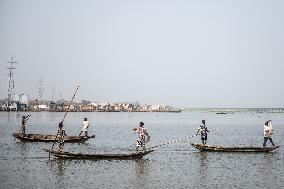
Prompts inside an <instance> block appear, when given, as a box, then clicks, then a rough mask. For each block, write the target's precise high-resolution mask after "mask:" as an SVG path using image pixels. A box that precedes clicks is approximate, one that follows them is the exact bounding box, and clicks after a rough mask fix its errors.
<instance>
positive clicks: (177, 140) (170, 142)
mask: <svg viewBox="0 0 284 189" xmlns="http://www.w3.org/2000/svg"><path fill="white" fill-rule="evenodd" d="M215 130H217V129H211V130H209V132H211V131H215ZM195 136H197V135H191V136H187V137H184V138H181V139H176V140H173V141H169V142H165V143H163V144H159V145H156V146H152V147H149V148H147V150H150V149H153V148H158V147H161V146H164V145H167V144H172V143H175V142H179V141H182V140H186V139H189V138H193V137H195Z"/></svg>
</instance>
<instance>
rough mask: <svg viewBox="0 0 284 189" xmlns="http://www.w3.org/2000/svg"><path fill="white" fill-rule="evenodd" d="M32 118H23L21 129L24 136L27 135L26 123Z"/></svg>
mask: <svg viewBox="0 0 284 189" xmlns="http://www.w3.org/2000/svg"><path fill="white" fill-rule="evenodd" d="M30 116H31V115H27V116H23V117H22V127H21V130H22V134H23V135H24V136H25V135H26V123H27V121H28V120H29V118H30Z"/></svg>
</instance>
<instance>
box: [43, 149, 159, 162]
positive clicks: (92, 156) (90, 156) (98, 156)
mask: <svg viewBox="0 0 284 189" xmlns="http://www.w3.org/2000/svg"><path fill="white" fill-rule="evenodd" d="M44 151H46V152H48V153H50V154H51V155H52V156H54V157H56V158H60V159H93V160H100V159H139V158H142V157H143V156H146V155H147V154H149V153H151V152H153V151H154V150H145V151H138V152H133V153H129V154H82V153H70V152H58V151H54V150H48V149H44Z"/></svg>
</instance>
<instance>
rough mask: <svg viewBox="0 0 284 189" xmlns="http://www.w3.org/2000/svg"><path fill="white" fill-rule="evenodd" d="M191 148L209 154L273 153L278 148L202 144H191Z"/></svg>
mask: <svg viewBox="0 0 284 189" xmlns="http://www.w3.org/2000/svg"><path fill="white" fill-rule="evenodd" d="M191 145H192V146H193V147H195V148H196V149H198V150H200V151H210V152H273V151H274V150H276V149H277V148H279V147H280V146H274V147H265V148H263V147H223V146H209V145H202V144H194V143H191Z"/></svg>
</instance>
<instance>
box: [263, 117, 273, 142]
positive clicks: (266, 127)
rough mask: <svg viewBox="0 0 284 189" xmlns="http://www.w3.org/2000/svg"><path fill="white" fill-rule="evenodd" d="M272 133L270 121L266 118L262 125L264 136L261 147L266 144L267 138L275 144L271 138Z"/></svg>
mask: <svg viewBox="0 0 284 189" xmlns="http://www.w3.org/2000/svg"><path fill="white" fill-rule="evenodd" d="M272 134H273V128H272V121H271V120H268V121H267V122H265V124H264V127H263V136H264V142H263V147H265V146H266V142H267V140H269V141H270V142H271V144H272V146H273V147H274V146H275V144H274V143H273V141H272V138H271V137H272Z"/></svg>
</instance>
